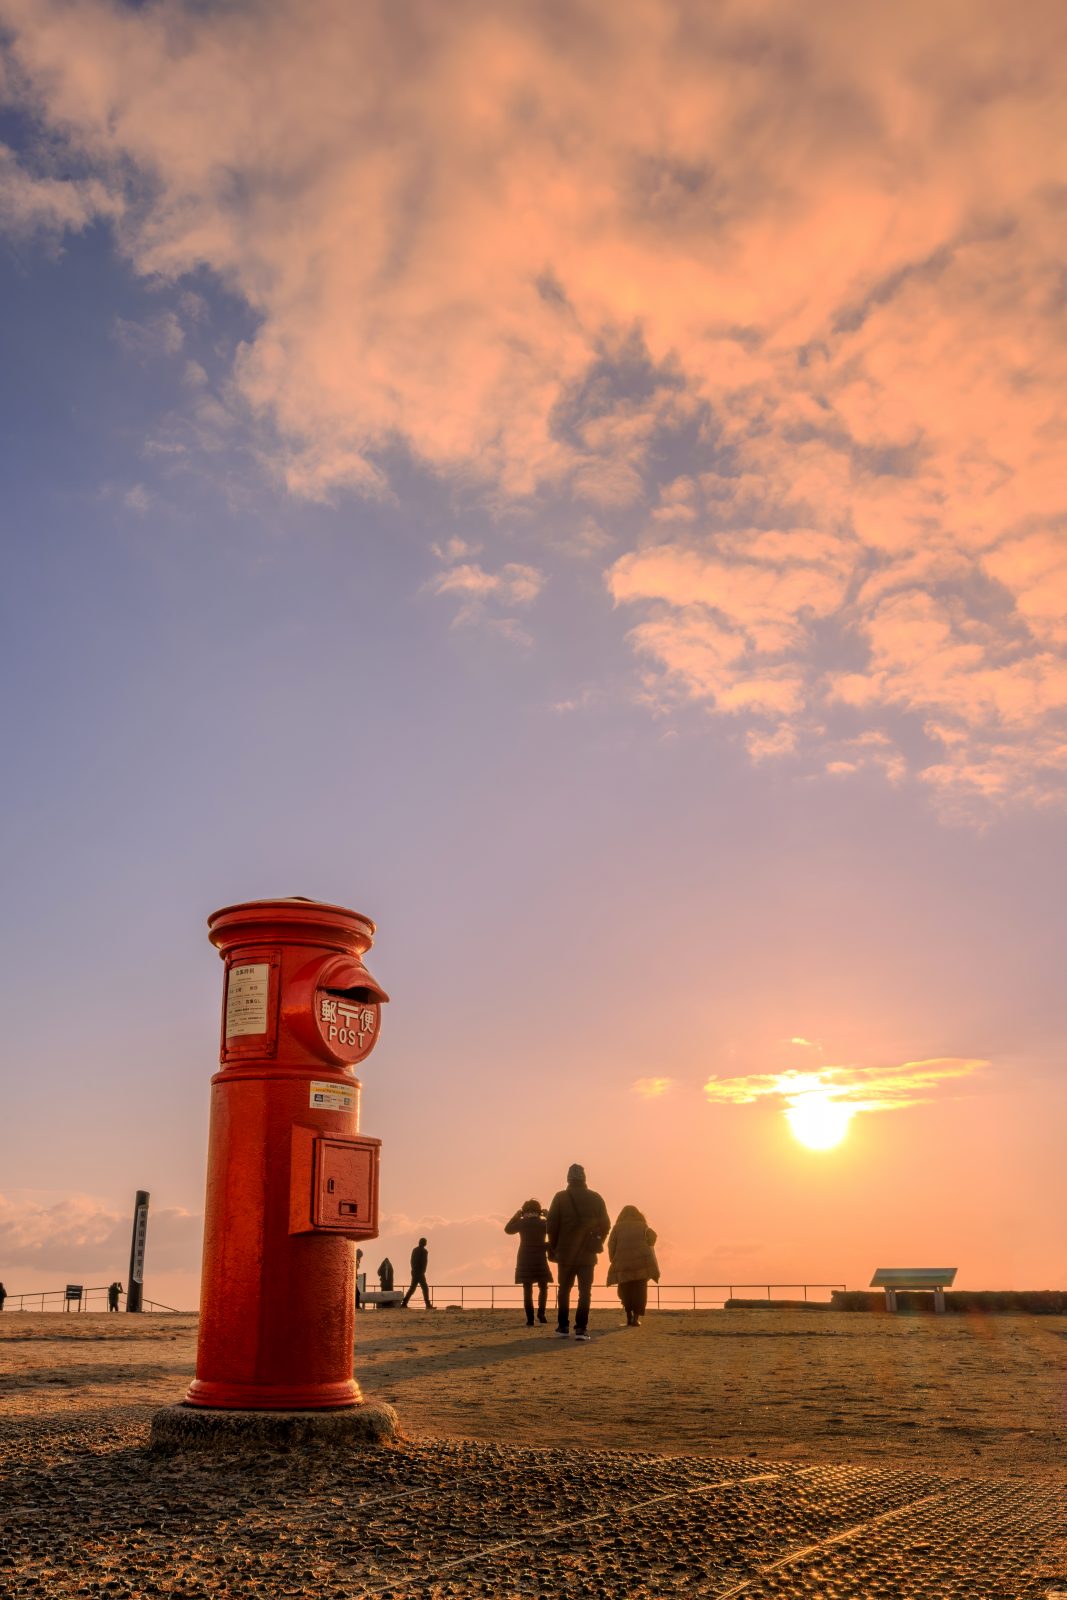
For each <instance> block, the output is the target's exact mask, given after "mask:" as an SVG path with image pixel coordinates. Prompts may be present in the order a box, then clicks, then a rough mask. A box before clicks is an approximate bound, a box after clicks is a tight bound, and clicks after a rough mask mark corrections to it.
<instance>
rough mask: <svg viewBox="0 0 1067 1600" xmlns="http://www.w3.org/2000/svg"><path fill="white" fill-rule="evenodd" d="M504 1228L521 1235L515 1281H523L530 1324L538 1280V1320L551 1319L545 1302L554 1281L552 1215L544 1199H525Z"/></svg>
mask: <svg viewBox="0 0 1067 1600" xmlns="http://www.w3.org/2000/svg"><path fill="white" fill-rule="evenodd" d="M504 1232H505V1233H517V1234H518V1236H519V1254H518V1256H517V1257H516V1260H515V1282H516V1283H521V1284H522V1303H523V1307H524V1309H525V1311H526V1326H527V1327H528V1328H532V1327H533V1325H534V1303H533V1289H534V1284H535V1283H536V1284H537V1320H538V1322H547V1321H548V1318H547V1317H546V1316H545V1306H546V1305H547V1304H548V1286H549V1284H550V1283H551V1282H552V1268H551V1267H550V1266H549V1264H548V1219H547V1217H546V1215H545V1213H544V1211H543V1210H542V1209H541V1202H540V1200H524V1201H523V1203H522V1206H521V1207H520V1209H519V1210H518V1211H516V1213H515V1215H514V1216H513V1217H512V1219H511V1221H510V1222H505V1224H504Z"/></svg>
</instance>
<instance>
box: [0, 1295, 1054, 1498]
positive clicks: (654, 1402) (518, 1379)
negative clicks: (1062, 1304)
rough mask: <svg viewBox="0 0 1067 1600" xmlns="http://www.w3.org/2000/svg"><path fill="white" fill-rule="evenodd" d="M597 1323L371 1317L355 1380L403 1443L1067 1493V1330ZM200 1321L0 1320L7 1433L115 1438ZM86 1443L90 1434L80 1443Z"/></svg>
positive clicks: (1016, 1321) (144, 1409)
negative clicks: (755, 1462)
mask: <svg viewBox="0 0 1067 1600" xmlns="http://www.w3.org/2000/svg"><path fill="white" fill-rule="evenodd" d="M621 1324H622V1319H621V1316H620V1315H619V1314H618V1313H617V1312H614V1311H594V1313H593V1319H592V1325H591V1326H592V1332H593V1334H594V1338H593V1341H592V1343H590V1344H588V1345H579V1344H575V1343H574V1341H573V1340H569V1341H566V1342H564V1341H563V1340H562V1339H556V1338H554V1337H553V1335H552V1329H551V1327H548V1328H541V1327H538V1328H536V1329H532V1330H531V1329H527V1328H526V1327H525V1326H524V1325H523V1323H522V1318H521V1315H518V1316H517V1315H516V1314H515V1313H514V1312H512V1311H496V1312H491V1311H458V1310H456V1311H439V1312H435V1313H432V1314H428V1313H425V1312H419V1311H413V1312H398V1311H394V1312H380V1311H370V1312H367V1313H365V1314H364V1315H362V1316H360V1318H359V1320H358V1325H357V1348H356V1367H355V1370H356V1376H357V1378H358V1379H359V1381H360V1383H361V1384H362V1386H363V1389H364V1392H365V1394H366V1396H367V1398H368V1399H376V1400H386V1401H388V1402H389V1403H390V1404H392V1405H394V1406H395V1407H396V1409H397V1411H398V1412H399V1414H400V1419H401V1423H402V1426H403V1427H404V1430H405V1432H406V1433H407V1434H408V1435H409V1436H410V1437H412V1438H413V1439H418V1438H423V1439H425V1438H433V1439H444V1438H467V1439H474V1440H479V1441H483V1442H488V1443H500V1444H508V1445H515V1444H521V1445H526V1446H529V1445H567V1446H576V1445H582V1446H586V1447H597V1448H607V1449H614V1450H635V1451H657V1452H663V1453H664V1454H668V1455H689V1456H701V1455H706V1456H715V1457H717V1458H723V1457H736V1458H742V1459H743V1458H747V1457H761V1458H766V1457H773V1458H774V1459H776V1460H779V1461H804V1462H811V1463H820V1462H852V1463H855V1464H858V1465H873V1464H884V1465H887V1466H897V1467H900V1466H903V1465H905V1464H907V1465H911V1466H920V1465H921V1466H922V1468H923V1469H925V1470H929V1471H932V1472H950V1473H954V1474H961V1473H965V1474H966V1473H969V1474H974V1475H981V1476H984V1477H990V1476H1004V1477H1017V1478H1018V1477H1027V1478H1031V1479H1042V1480H1044V1481H1055V1482H1060V1483H1067V1318H1064V1317H988V1318H978V1317H973V1316H968V1317H954V1316H944V1317H936V1318H935V1317H930V1316H927V1317H914V1318H912V1317H904V1316H898V1317H888V1316H882V1315H878V1316H872V1315H864V1314H839V1315H835V1314H833V1313H830V1312H812V1313H806V1314H805V1313H790V1312H757V1311H727V1312H695V1313H694V1312H660V1313H658V1314H657V1313H650V1315H649V1316H648V1318H647V1319H646V1321H645V1322H644V1324H643V1325H642V1326H641V1327H640V1328H636V1329H628V1328H626V1327H624V1326H622V1325H621ZM195 1352H196V1318H195V1317H186V1316H174V1317H163V1316H147V1315H146V1316H142V1317H130V1316H113V1317H110V1318H109V1317H108V1316H106V1315H100V1314H88V1313H83V1314H80V1315H79V1314H76V1313H70V1314H68V1315H62V1314H60V1315H46V1316H41V1315H34V1314H25V1313H5V1314H4V1315H3V1316H2V1317H0V1426H2V1427H3V1428H4V1429H5V1431H6V1428H7V1426H9V1425H10V1424H12V1423H14V1424H15V1425H16V1426H15V1431H21V1429H20V1428H19V1426H18V1425H19V1424H20V1423H21V1424H22V1425H23V1427H27V1426H28V1431H30V1432H32V1433H34V1434H35V1435H37V1437H38V1438H40V1433H39V1431H38V1430H41V1431H43V1432H47V1431H48V1428H49V1424H50V1421H56V1422H58V1421H62V1423H63V1425H64V1426H68V1427H69V1425H70V1424H72V1423H76V1424H77V1425H79V1428H80V1430H85V1429H89V1430H90V1431H91V1429H92V1426H93V1419H94V1417H96V1418H98V1419H99V1423H100V1425H101V1427H102V1429H103V1431H104V1432H106V1431H107V1428H108V1426H109V1425H113V1424H114V1423H116V1422H117V1421H119V1419H121V1421H122V1423H123V1424H124V1425H126V1426H128V1425H129V1424H130V1423H134V1422H138V1421H140V1420H142V1419H143V1420H144V1421H145V1422H147V1420H148V1418H149V1417H150V1415H151V1413H152V1411H153V1410H155V1409H156V1408H157V1407H158V1406H161V1405H166V1404H170V1403H172V1402H174V1401H175V1400H178V1399H180V1398H181V1396H182V1394H183V1393H184V1390H185V1388H186V1385H187V1384H188V1382H189V1379H190V1378H191V1377H192V1375H193V1370H194V1363H195ZM83 1436H84V1432H83Z"/></svg>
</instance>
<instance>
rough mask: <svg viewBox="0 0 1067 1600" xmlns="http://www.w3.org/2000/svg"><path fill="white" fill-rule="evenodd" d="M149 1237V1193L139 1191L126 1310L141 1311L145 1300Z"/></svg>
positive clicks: (145, 1190) (134, 1219)
mask: <svg viewBox="0 0 1067 1600" xmlns="http://www.w3.org/2000/svg"><path fill="white" fill-rule="evenodd" d="M147 1237H148V1191H147V1189H138V1191H137V1199H136V1200H135V1201H134V1206H133V1237H132V1239H131V1240H130V1276H129V1280H128V1282H127V1286H126V1310H127V1311H140V1310H141V1302H142V1300H143V1299H144V1247H145V1240H146V1239H147Z"/></svg>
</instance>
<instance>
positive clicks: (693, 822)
mask: <svg viewBox="0 0 1067 1600" xmlns="http://www.w3.org/2000/svg"><path fill="white" fill-rule="evenodd" d="M1065 241H1067V9H1065V8H1064V7H1063V6H1062V5H1061V4H1058V3H1055V0H1048V3H1045V0H1020V3H1019V4H1016V5H1013V6H1010V7H1009V6H1006V5H1004V4H1003V0H938V3H937V4H934V5H931V4H929V3H919V0H903V3H898V4H894V5H887V4H875V3H873V0H818V3H816V4H812V5H804V6H798V5H796V4H793V3H788V0H738V3H729V0H694V3H692V4H690V3H686V0H648V3H643V0H572V3H571V4H568V5H566V6H563V5H559V4H557V3H555V0H530V3H529V4H524V5H522V6H501V5H494V4H490V3H488V0H449V3H448V4H447V5H442V4H440V3H438V0H405V3H402V4H398V3H390V0H380V3H374V0H367V3H364V4H358V5H353V4H351V3H350V0H230V3H211V0H154V3H142V4H137V3H133V0H130V3H127V4H123V3H118V0H0V289H2V302H0V304H2V312H0V374H2V382H0V408H2V418H0V430H2V431H0V438H2V456H3V467H4V477H3V495H2V498H0V531H2V534H3V544H4V553H5V554H4V566H3V574H4V582H3V586H2V602H0V603H2V608H3V609H2V649H3V653H4V671H3V676H2V693H3V697H4V712H5V715H4V727H5V732H4V750H5V756H6V760H5V777H4V782H3V786H2V789H0V812H2V816H3V840H4V843H3V861H4V873H3V886H4V916H3V919H2V934H0V937H2V940H3V960H2V963H0V1000H2V1014H3V1019H4V1021H3V1029H4V1042H3V1051H2V1071H3V1106H4V1115H3V1117H2V1119H0V1132H2V1144H0V1278H2V1279H3V1281H4V1282H5V1283H6V1285H7V1287H8V1290H9V1291H16V1292H17V1291H19V1290H22V1289H31V1288H35V1287H42V1288H49V1287H56V1286H61V1285H62V1284H63V1283H64V1282H66V1281H68V1280H70V1279H74V1280H80V1281H83V1282H85V1283H104V1282H107V1281H108V1279H109V1278H111V1277H113V1276H116V1275H117V1276H119V1277H121V1278H122V1279H123V1281H125V1272H126V1264H127V1260H128V1249H129V1220H128V1217H129V1211H130V1207H131V1204H132V1196H133V1191H134V1190H135V1189H137V1188H138V1187H143V1188H147V1189H149V1190H151V1192H152V1204H153V1221H152V1227H151V1230H150V1234H149V1248H148V1272H147V1281H146V1291H147V1293H148V1294H149V1295H151V1296H153V1297H155V1298H158V1299H159V1300H162V1301H164V1302H166V1303H169V1304H172V1305H180V1306H189V1305H194V1304H195V1302H196V1295H197V1282H198V1266H199V1237H200V1224H201V1212H202V1194H203V1176H204V1152H205V1143H206V1120H207V1103H208V1081H209V1079H210V1076H211V1073H212V1072H213V1070H215V1068H216V1064H217V1059H216V1058H217V1028H218V1008H219V1004H220V998H221V979H222V967H221V964H220V962H219V961H218V958H217V956H216V955H215V952H214V951H213V950H212V949H211V947H210V946H209V944H208V942H207V937H206V930H205V919H206V917H207V915H208V914H209V913H210V912H211V911H213V910H214V909H215V908H216V907H218V906H222V905H225V904H228V903H231V902H233V901H236V900H240V899H245V898H256V897H263V896H269V895H288V894H303V895H309V896H313V897H316V898H321V899H325V900H330V901H333V902H337V903H340V904H345V905H350V906H354V907H356V908H357V909H358V910H360V911H362V912H364V913H366V914H367V915H369V916H371V917H373V918H374V919H375V920H376V921H377V922H378V925H379V933H378V940H377V944H376V946H375V951H374V956H373V959H372V961H371V966H372V970H373V971H374V973H375V976H376V977H378V978H379V979H380V980H381V982H382V983H383V984H384V986H385V987H386V988H387V989H388V990H389V992H390V994H391V995H392V997H393V998H392V1003H391V1004H390V1006H389V1007H388V1008H387V1011H386V1015H385V1019H384V1026H383V1037H382V1043H381V1044H380V1046H379V1047H378V1049H377V1051H376V1052H375V1054H374V1055H373V1056H372V1057H371V1058H370V1059H369V1061H368V1062H367V1064H366V1066H365V1069H364V1070H363V1074H362V1075H363V1081H364V1085H365V1089H364V1117H363V1122H364V1129H365V1131H367V1132H369V1133H374V1134H377V1135H380V1136H381V1137H382V1138H383V1139H384V1141H385V1150H384V1159H383V1195H382V1199H383V1206H384V1210H385V1213H386V1217H385V1224H384V1227H383V1237H382V1240H381V1242H380V1245H379V1244H372V1245H371V1246H370V1247H369V1253H370V1257H371V1262H372V1264H373V1263H374V1262H376V1261H377V1260H378V1259H379V1258H380V1255H381V1254H382V1253H384V1251H386V1250H387V1251H388V1252H389V1254H390V1255H391V1256H392V1259H393V1260H394V1262H396V1263H397V1264H398V1267H400V1268H401V1269H404V1268H406V1263H407V1255H408V1251H409V1250H410V1247H411V1244H412V1243H414V1240H415V1239H416V1238H417V1237H418V1235H419V1234H420V1233H425V1234H426V1235H427V1236H428V1237H429V1239H430V1249H431V1267H430V1279H431V1282H434V1281H436V1282H438V1283H441V1282H452V1283H456V1282H460V1281H466V1282H483V1283H488V1282H497V1283H500V1282H506V1281H508V1280H509V1279H510V1277H511V1270H512V1265H513V1261H514V1250H513V1243H512V1241H511V1240H510V1239H506V1238H505V1237H504V1235H503V1233H502V1230H501V1223H502V1222H503V1221H504V1220H505V1219H506V1218H507V1217H508V1216H509V1215H510V1214H511V1212H512V1211H513V1210H514V1209H515V1207H516V1206H517V1205H518V1204H519V1202H521V1201H522V1200H523V1199H524V1198H526V1197H527V1196H528V1195H530V1194H535V1195H538V1196H540V1197H541V1198H542V1199H543V1200H545V1201H546V1202H547V1200H548V1199H549V1198H550V1196H551V1193H552V1191H553V1190H554V1189H556V1188H557V1187H559V1186H560V1184H561V1183H562V1181H563V1178H564V1175H565V1171H566V1168H567V1166H568V1164H569V1163H570V1162H572V1161H582V1162H584V1163H585V1165H586V1167H587V1169H588V1172H589V1177H590V1181H591V1182H592V1183H593V1185H594V1187H596V1188H598V1189H600V1190H601V1191H602V1192H603V1194H604V1196H605V1199H606V1201H607V1204H608V1208H609V1211H610V1212H611V1213H612V1214H613V1215H614V1213H615V1212H616V1211H617V1210H618V1209H619V1208H620V1207H621V1206H622V1205H623V1204H625V1203H630V1202H632V1203H636V1204H638V1205H640V1206H641V1207H642V1208H643V1209H644V1210H645V1211H646V1213H647V1214H648V1217H649V1219H650V1221H651V1222H652V1224H653V1226H655V1227H656V1228H657V1229H658V1231H659V1233H660V1259H661V1261H662V1263H663V1267H664V1277H665V1280H666V1281H670V1282H674V1283H690V1282H694V1281H697V1282H704V1283H723V1282H726V1283H729V1282H734V1283H739V1282H759V1281H762V1282H767V1281H768V1280H774V1281H800V1280H804V1279H808V1280H812V1281H815V1280H819V1281H831V1280H832V1281H842V1282H847V1283H848V1284H849V1286H850V1287H858V1286H861V1285H865V1284H866V1283H867V1281H868V1279H869V1277H870V1274H871V1272H872V1271H873V1270H874V1268H875V1267H876V1266H879V1265H950V1266H958V1267H959V1269H960V1273H959V1278H958V1279H957V1285H958V1286H959V1287H972V1288H985V1287H988V1288H997V1287H1016V1288H1045V1287H1063V1286H1064V1285H1065V1282H1067V1245H1065V1241H1064V1228H1063V1219H1064V1214H1065V1202H1067V1178H1065V1176H1064V1172H1065V1164H1064V1160H1063V1138H1064V1127H1065V1118H1067V1082H1065V1073H1064V1026H1065V1015H1064V998H1063V997H1064V988H1065V986H1064V951H1065V949H1067V909H1065V908H1067V881H1065V879H1067V873H1065V870H1064V864H1065V860H1067V855H1065V850H1064V845H1065V835H1067V814H1065V801H1067V658H1065V652H1064V645H1065V643H1067V469H1065V444H1067V420H1065V413H1064V409H1063V394H1064V387H1065V383H1067V269H1065V265H1064V246H1065ZM798 1105H799V1108H800V1115H799V1118H798V1116H797V1112H798ZM826 1107H831V1108H833V1107H836V1108H838V1109H837V1110H836V1111H833V1112H831V1117H832V1119H836V1122H835V1126H836V1130H837V1132H839V1133H842V1134H843V1137H841V1139H840V1142H838V1143H836V1144H834V1145H833V1146H832V1147H831V1148H827V1149H813V1148H810V1147H809V1146H808V1145H806V1144H803V1143H801V1142H800V1140H799V1139H798V1138H797V1137H796V1129H797V1127H798V1126H800V1127H803V1126H805V1125H807V1126H808V1127H809V1128H810V1122H811V1113H812V1111H813V1109H814V1111H815V1112H816V1113H817V1115H816V1118H815V1120H816V1122H818V1120H819V1116H821V1115H822V1112H823V1111H824V1110H825V1108H826ZM842 1107H843V1108H846V1109H844V1110H842V1109H840V1108H842ZM805 1116H807V1117H808V1122H807V1124H805V1121H804V1119H805ZM403 1275H404V1273H403V1270H402V1271H401V1273H400V1276H401V1277H403Z"/></svg>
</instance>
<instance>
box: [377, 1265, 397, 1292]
mask: <svg viewBox="0 0 1067 1600" xmlns="http://www.w3.org/2000/svg"><path fill="white" fill-rule="evenodd" d="M378 1287H379V1288H380V1289H381V1291H382V1293H383V1294H389V1293H391V1291H392V1287H393V1263H392V1262H391V1261H390V1259H389V1257H388V1256H386V1258H385V1260H384V1261H381V1262H379V1264H378Z"/></svg>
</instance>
